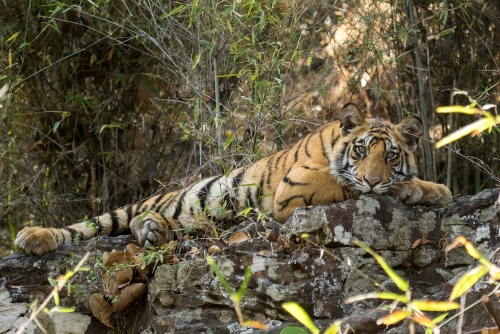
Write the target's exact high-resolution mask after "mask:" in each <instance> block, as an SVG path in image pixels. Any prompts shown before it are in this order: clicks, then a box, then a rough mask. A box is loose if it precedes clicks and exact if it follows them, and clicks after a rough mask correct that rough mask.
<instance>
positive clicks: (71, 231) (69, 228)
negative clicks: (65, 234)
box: [64, 227, 78, 242]
mask: <svg viewBox="0 0 500 334" xmlns="http://www.w3.org/2000/svg"><path fill="white" fill-rule="evenodd" d="M64 229H65V230H67V231H69V233H70V234H71V242H73V240H75V237H76V235H77V233H78V232H76V230H75V229H73V228H71V227H64Z"/></svg>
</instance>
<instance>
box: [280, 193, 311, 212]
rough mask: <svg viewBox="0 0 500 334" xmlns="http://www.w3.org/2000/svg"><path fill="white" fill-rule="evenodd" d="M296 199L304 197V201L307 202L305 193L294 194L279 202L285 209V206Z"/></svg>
mask: <svg viewBox="0 0 500 334" xmlns="http://www.w3.org/2000/svg"><path fill="white" fill-rule="evenodd" d="M294 199H302V201H303V202H304V203H305V202H306V200H305V197H304V196H303V195H294V196H290V197H288V198H287V199H285V200H283V201H281V202H278V205H279V206H280V207H281V209H283V208H285V207H287V206H288V205H289V204H290V201H292V200H294Z"/></svg>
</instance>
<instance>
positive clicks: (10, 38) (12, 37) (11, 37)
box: [4, 32, 19, 44]
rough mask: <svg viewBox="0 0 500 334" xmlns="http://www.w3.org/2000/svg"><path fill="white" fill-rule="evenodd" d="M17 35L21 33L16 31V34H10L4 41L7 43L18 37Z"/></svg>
mask: <svg viewBox="0 0 500 334" xmlns="http://www.w3.org/2000/svg"><path fill="white" fill-rule="evenodd" d="M17 35H19V32H16V33H15V34H14V35H12V36H10V37H9V38H8V39H7V40H6V41H5V42H4V43H5V44H7V43H8V42H10V41H12V40H14V39H16V37H17Z"/></svg>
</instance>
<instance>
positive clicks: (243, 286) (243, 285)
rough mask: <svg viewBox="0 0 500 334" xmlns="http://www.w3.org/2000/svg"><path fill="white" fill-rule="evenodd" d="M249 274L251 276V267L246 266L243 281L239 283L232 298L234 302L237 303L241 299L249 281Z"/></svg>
mask: <svg viewBox="0 0 500 334" xmlns="http://www.w3.org/2000/svg"><path fill="white" fill-rule="evenodd" d="M251 276H252V268H250V267H247V270H246V271H245V279H244V280H243V283H241V285H240V288H239V289H238V291H237V292H236V294H235V295H234V297H233V298H232V299H233V301H234V302H235V303H239V302H240V301H241V300H242V299H243V296H244V295H245V292H246V291H247V287H248V283H249V282H250V277H251Z"/></svg>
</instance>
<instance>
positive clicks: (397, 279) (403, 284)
mask: <svg viewBox="0 0 500 334" xmlns="http://www.w3.org/2000/svg"><path fill="white" fill-rule="evenodd" d="M354 243H355V244H356V245H358V246H359V247H361V248H363V249H364V250H365V251H366V252H367V253H369V254H370V255H371V256H373V257H374V258H375V260H377V262H378V263H379V265H380V266H381V267H382V269H384V271H385V272H386V273H387V275H388V276H389V278H390V279H391V280H392V281H393V282H394V284H396V286H397V287H398V288H399V289H400V290H401V291H403V292H406V291H408V289H409V288H410V284H408V282H407V281H405V280H404V279H403V278H401V276H399V275H398V274H396V272H395V271H394V270H393V269H392V268H391V267H390V266H389V265H388V264H387V262H385V260H384V258H383V257H382V256H380V255H379V254H377V253H375V252H374V251H373V250H372V249H371V248H370V247H368V246H366V245H365V244H363V243H362V242H361V241H359V240H355V241H354Z"/></svg>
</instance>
